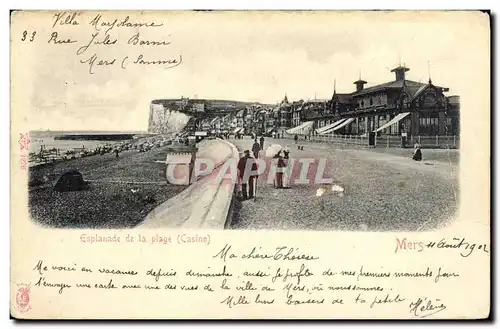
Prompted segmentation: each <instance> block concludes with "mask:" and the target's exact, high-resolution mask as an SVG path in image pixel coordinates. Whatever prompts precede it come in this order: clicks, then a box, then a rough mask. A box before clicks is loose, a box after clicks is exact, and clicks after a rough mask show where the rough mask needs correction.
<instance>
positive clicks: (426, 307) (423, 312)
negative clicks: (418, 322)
mask: <svg viewBox="0 0 500 329" xmlns="http://www.w3.org/2000/svg"><path fill="white" fill-rule="evenodd" d="M434 303H435V304H434ZM409 308H410V313H411V314H413V315H414V316H416V317H419V318H425V317H428V316H430V315H433V314H436V313H439V312H442V311H444V310H446V305H445V304H444V303H443V302H442V301H441V300H440V299H437V298H436V299H434V300H431V299H428V298H427V297H424V298H423V299H422V298H420V297H419V298H418V300H417V301H416V302H411V303H410V305H409Z"/></svg>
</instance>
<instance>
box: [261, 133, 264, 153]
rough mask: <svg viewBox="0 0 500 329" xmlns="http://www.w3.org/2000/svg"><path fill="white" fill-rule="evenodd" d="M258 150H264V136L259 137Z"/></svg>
mask: <svg viewBox="0 0 500 329" xmlns="http://www.w3.org/2000/svg"><path fill="white" fill-rule="evenodd" d="M260 149H261V150H263V149H264V136H260Z"/></svg>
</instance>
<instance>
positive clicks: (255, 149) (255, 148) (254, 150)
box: [252, 142, 260, 153]
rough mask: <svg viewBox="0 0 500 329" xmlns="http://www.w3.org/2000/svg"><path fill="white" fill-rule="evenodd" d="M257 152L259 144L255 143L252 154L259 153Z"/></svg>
mask: <svg viewBox="0 0 500 329" xmlns="http://www.w3.org/2000/svg"><path fill="white" fill-rule="evenodd" d="M259 151H260V145H259V143H257V142H255V143H253V146H252V152H253V153H259Z"/></svg>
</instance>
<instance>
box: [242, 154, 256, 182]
mask: <svg viewBox="0 0 500 329" xmlns="http://www.w3.org/2000/svg"><path fill="white" fill-rule="evenodd" d="M248 161H252V162H253V163H252V170H257V162H256V161H255V159H253V158H252V157H249V156H244V157H243V158H241V159H240V160H239V161H238V177H239V178H243V176H244V174H245V168H246V167H247V162H248Z"/></svg>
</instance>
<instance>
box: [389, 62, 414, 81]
mask: <svg viewBox="0 0 500 329" xmlns="http://www.w3.org/2000/svg"><path fill="white" fill-rule="evenodd" d="M409 70H410V69H409V68H407V67H406V66H405V65H403V66H401V64H400V65H399V66H398V67H396V68H393V69H392V70H391V72H394V74H395V75H396V81H401V80H405V73H406V72H408V71H409Z"/></svg>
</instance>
